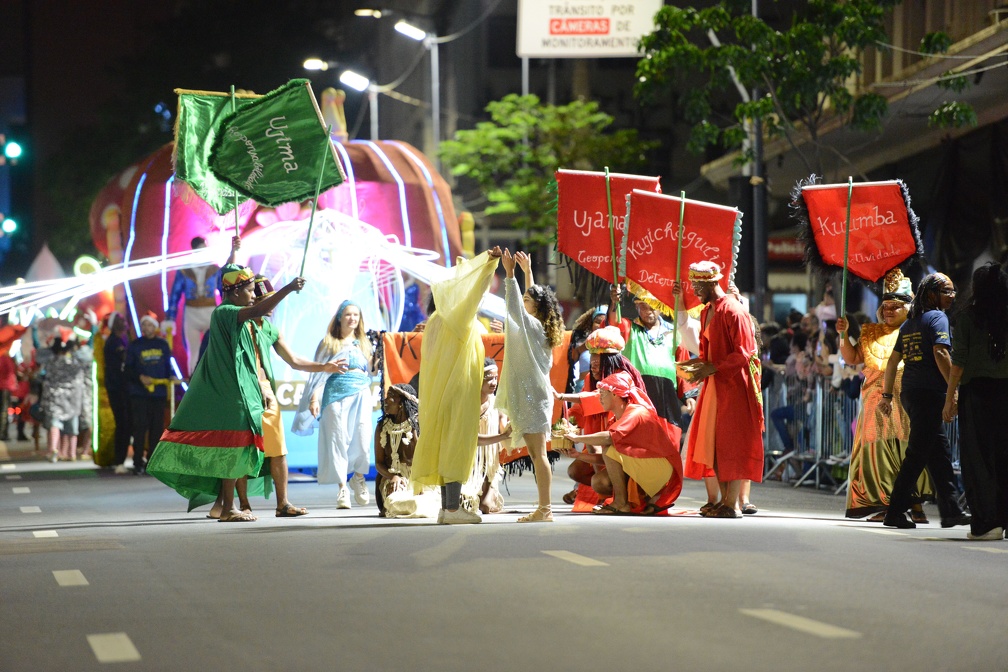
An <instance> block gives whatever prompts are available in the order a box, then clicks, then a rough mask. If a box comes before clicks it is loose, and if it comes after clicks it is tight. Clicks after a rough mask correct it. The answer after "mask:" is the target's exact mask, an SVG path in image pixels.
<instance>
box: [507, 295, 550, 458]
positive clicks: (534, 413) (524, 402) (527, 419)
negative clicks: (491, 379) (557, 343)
mask: <svg viewBox="0 0 1008 672" xmlns="http://www.w3.org/2000/svg"><path fill="white" fill-rule="evenodd" d="M504 288H505V291H504V302H505V304H506V306H507V319H506V320H505V321H504V367H503V370H502V371H501V379H500V387H499V389H498V390H497V407H498V408H499V409H500V410H501V411H502V412H504V413H505V414H507V416H508V417H509V418H510V419H511V429H512V431H511V447H512V448H521V447H522V446H524V445H525V437H524V435H525V434H548V433H549V431H550V423H551V421H552V419H553V388H552V386H551V385H550V380H549V374H550V369H551V368H552V366H553V349H552V348H551V347H550V346H549V344H547V342H546V331H545V330H544V329H543V325H542V323H541V322H539V320H537V319H536V318H535V317H533V316H532V315H529V313H528V311H527V310H525V305H524V303H523V302H522V293H521V290H519V288H518V281H517V280H515V279H514V278H507V280H505V283H504Z"/></svg>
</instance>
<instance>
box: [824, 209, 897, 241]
mask: <svg viewBox="0 0 1008 672" xmlns="http://www.w3.org/2000/svg"><path fill="white" fill-rule="evenodd" d="M816 223H817V224H818V225H819V230H820V231H822V232H823V233H824V234H826V235H828V236H842V235H844V229H845V223H846V218H845V219H840V220H834V219H831V218H829V217H816ZM900 223H901V222H897V221H896V215H895V213H893V211H892V210H885V211H883V212H879V209H878V206H877V205H876V206H873V207H872V208H871V209H870V210H868V211H865V212H863V214H857V215H855V214H853V213H852V214H851V221H850V230H851V231H858V230H860V229H867V228H871V227H873V226H896V225H897V224H900Z"/></svg>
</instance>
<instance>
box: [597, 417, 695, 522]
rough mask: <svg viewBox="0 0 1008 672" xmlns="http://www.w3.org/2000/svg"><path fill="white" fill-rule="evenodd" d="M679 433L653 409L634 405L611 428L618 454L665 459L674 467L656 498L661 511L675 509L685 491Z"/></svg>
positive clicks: (676, 428)
mask: <svg viewBox="0 0 1008 672" xmlns="http://www.w3.org/2000/svg"><path fill="white" fill-rule="evenodd" d="M673 430H675V431H673ZM678 430H679V428H678V427H676V426H675V425H673V424H671V423H670V422H669V421H667V420H666V419H665V418H663V417H661V416H660V415H658V413H657V412H656V411H654V410H653V409H648V408H647V407H645V406H641V405H639V404H634V403H631V404H628V405H627V407H626V410H625V411H624V412H623V417H621V418H620V419H619V420H616V421H615V422H613V423H612V424H611V425H610V426H609V436H611V437H612V442H613V443H612V445H613V448H615V449H616V450H617V452H620V453H622V454H623V455H627V456H629V457H636V458H658V459H665V460H668V461H669V463H670V464H671V465H672V476H671V477H670V478H669V480H668V483H666V484H665V487H663V488H662V489H661V491H660V492H659V493H657V495H656V497H655V504H656V505H657V506H658V508H659V509H667V508H668V507H670V506H672V504H673V503H674V502H675V501H676V499H677V498H678V497H679V493H680V492H682V483H683V473H682V458H681V457H680V456H679V431H678Z"/></svg>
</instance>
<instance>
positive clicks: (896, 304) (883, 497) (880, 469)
mask: <svg viewBox="0 0 1008 672" xmlns="http://www.w3.org/2000/svg"><path fill="white" fill-rule="evenodd" d="M883 287H884V293H883V295H882V305H881V307H880V308H879V313H880V321H879V322H878V323H876V324H866V325H864V326H863V327H861V333H860V336H859V337H858V338H857V339H854V338H852V337H848V333H847V332H848V329H849V327H850V324H849V322H848V320H847V318H846V317H841V318H839V319H837V324H836V328H837V331H838V332H839V333H840V354H842V355H843V358H844V362H846V363H847V364H848V365H851V366H854V365H857V364H861V363H863V364H864V376H865V379H864V383H863V384H862V386H861V412H860V414H859V415H858V419H857V428H856V429H855V431H854V446H853V448H852V450H851V459H850V470H849V474H850V478H849V485H848V487H847V511H846V514H845V515H846V516H847V517H848V518H864V517H865V516H872V517H871V518H870V519H869V520H871V521H881V520H882V517H883V516H884V515H885V512H886V509H887V508H888V507H889V495H890V493H891V492H892V487H893V484H894V483H895V481H896V474H898V473H899V469H900V465H901V464H902V463H903V455H904V454H905V453H906V444H907V437H908V436H909V434H910V421H909V419H908V418H907V414H906V411H905V410H903V407H902V406H901V405H900V403H899V390H900V382H901V379H902V376H903V368H902V365H900V369H899V373H898V374H897V376H896V384H895V387H894V388H893V412H892V414H891V415H888V416H887V415H883V414H882V413H881V412H880V411H879V408H878V404H879V401H881V399H882V377H883V374H884V373H885V367H886V363H887V362H888V361H889V355H890V354H892V350H893V346H894V345H895V343H896V339H897V338H899V328H900V325H901V324H903V322H905V321H906V317H907V310H908V309H909V306H910V302H911V301H912V300H913V293H912V291H911V284H910V280H909V279H907V278H905V277H903V273H902V272H901V271H900V270H899V269H898V268H895V269H893V270H892V271H889V273H887V274H886V276H885V279H884V281H883ZM852 340H853V341H854V342H853V343H852ZM917 491H918V493H924V492H930V491H931V488H930V482H929V481H928V477H927V472H924V474H923V475H922V476H921V480H920V481H919V482H918V483H917ZM911 516H912V517H913V519H914V521H915V522H920V523H926V522H927V517H926V516H925V515H924V511H923V510H922V509H921V506H920V504H919V503H917V504H914V506H913V510H912V511H911Z"/></svg>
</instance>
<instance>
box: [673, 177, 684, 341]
mask: <svg viewBox="0 0 1008 672" xmlns="http://www.w3.org/2000/svg"><path fill="white" fill-rule="evenodd" d="M685 218H686V192H685V191H680V192H679V231H678V232H677V233H676V259H675V281H676V284H677V285H679V293H680V295H682V294H684V292H683V287H682V234H683V220H684V219H685ZM672 320H673V322H674V324H673V325H672V359H675V351H676V350H678V349H679V301H678V298H676V299H675V300H674V302H673V304H672Z"/></svg>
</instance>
